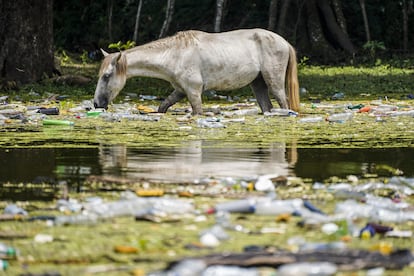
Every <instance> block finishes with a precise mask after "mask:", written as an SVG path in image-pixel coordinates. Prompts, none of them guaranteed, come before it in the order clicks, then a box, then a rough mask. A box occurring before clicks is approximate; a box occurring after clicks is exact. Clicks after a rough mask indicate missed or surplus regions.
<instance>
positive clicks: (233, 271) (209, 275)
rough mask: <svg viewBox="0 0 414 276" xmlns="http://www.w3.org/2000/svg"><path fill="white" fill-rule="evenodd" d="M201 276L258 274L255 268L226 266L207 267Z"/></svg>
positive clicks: (251, 275) (247, 275)
mask: <svg viewBox="0 0 414 276" xmlns="http://www.w3.org/2000/svg"><path fill="white" fill-rule="evenodd" d="M202 275H203V276H216V275H227V276H259V275H260V272H259V270H258V269H257V268H244V267H239V266H227V265H213V266H209V267H207V268H206V269H205V270H204V271H203V273H202Z"/></svg>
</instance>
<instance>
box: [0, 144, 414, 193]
mask: <svg viewBox="0 0 414 276" xmlns="http://www.w3.org/2000/svg"><path fill="white" fill-rule="evenodd" d="M412 156H414V149H413V148H386V149H359V148H352V149H341V148H332V149H330V148H298V149H297V148H294V147H292V146H291V145H285V144H283V143H275V144H272V145H271V146H269V147H267V148H247V149H243V148H231V147H229V148H217V147H214V144H211V142H203V141H194V142H191V143H189V144H187V146H186V147H180V148H160V147H156V148H146V149H140V148H128V147H126V146H125V145H111V146H108V145H101V146H97V147H88V148H2V149H0V184H1V185H2V189H0V190H1V194H0V197H1V198H2V199H25V197H29V198H31V199H33V198H39V199H46V198H50V197H51V196H53V192H54V191H56V190H58V189H60V186H59V185H61V184H62V183H67V184H68V186H69V187H70V188H71V189H72V190H77V191H81V190H82V185H83V184H84V180H85V179H86V178H87V177H89V176H91V175H97V176H114V177H123V178H128V179H132V180H134V179H136V180H140V179H147V180H151V181H159V182H167V183H168V182H172V183H180V182H186V183H187V182H192V181H194V180H197V179H201V178H204V177H216V178H219V177H234V178H251V177H255V176H258V175H264V174H279V175H290V176H298V177H303V178H311V179H313V180H314V181H323V180H324V179H327V178H329V177H331V176H339V177H345V176H347V175H350V174H353V175H357V176H361V175H365V174H371V173H372V174H380V175H387V174H388V175H389V174H390V171H391V169H398V170H400V171H401V172H402V173H403V175H404V176H406V177H413V176H414V159H413V158H412ZM27 183H31V184H30V185H27ZM16 187H17V188H16ZM26 199H27V198H26Z"/></svg>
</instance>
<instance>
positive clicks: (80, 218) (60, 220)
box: [54, 214, 98, 225]
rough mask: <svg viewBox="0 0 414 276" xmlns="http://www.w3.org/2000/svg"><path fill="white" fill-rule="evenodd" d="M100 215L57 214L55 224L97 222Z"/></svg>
mask: <svg viewBox="0 0 414 276" xmlns="http://www.w3.org/2000/svg"><path fill="white" fill-rule="evenodd" d="M97 222H98V216H97V215H95V214H78V215H73V216H56V217H55V219H54V224H55V225H73V224H96V223H97Z"/></svg>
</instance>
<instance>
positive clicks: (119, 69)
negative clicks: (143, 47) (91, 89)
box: [93, 50, 127, 109]
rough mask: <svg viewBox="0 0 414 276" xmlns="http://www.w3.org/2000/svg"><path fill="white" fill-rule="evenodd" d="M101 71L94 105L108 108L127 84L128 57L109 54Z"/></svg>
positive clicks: (119, 54) (106, 55)
mask: <svg viewBox="0 0 414 276" xmlns="http://www.w3.org/2000/svg"><path fill="white" fill-rule="evenodd" d="M102 53H103V54H104V56H105V59H104V60H103V62H102V65H101V69H100V70H99V79H98V84H97V85H96V90H95V97H94V100H93V104H94V106H95V108H105V109H106V108H108V104H109V103H110V102H112V100H113V99H115V97H116V96H117V95H118V94H119V91H121V89H122V88H123V87H124V85H125V82H126V66H127V64H126V57H125V54H123V53H113V54H108V53H106V52H105V51H103V50H102Z"/></svg>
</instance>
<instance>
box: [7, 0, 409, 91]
mask: <svg viewBox="0 0 414 276" xmlns="http://www.w3.org/2000/svg"><path fill="white" fill-rule="evenodd" d="M413 11H414V9H413V1H412V0H393V1H388V0H347V1H341V0H245V1H240V0H199V1H194V0H118V1H115V0H106V1H92V0H82V1H78V0H76V1H75V0H67V1H53V0H44V1H34V0H15V1H9V0H2V1H0V12H1V13H2V16H1V17H0V42H1V44H2V45H1V46H2V47H1V48H0V80H1V81H3V82H9V83H10V82H13V83H17V84H20V83H23V84H24V83H31V82H36V81H39V80H41V79H43V78H44V77H45V75H48V76H53V74H54V73H56V66H55V64H54V56H55V55H60V56H63V57H64V56H65V55H66V53H75V54H76V55H77V56H79V57H80V58H81V59H82V60H83V61H84V62H87V61H90V60H92V61H93V60H94V61H98V60H100V59H101V55H100V52H99V49H100V48H104V49H106V50H108V46H109V45H111V44H112V47H113V49H109V51H111V50H112V51H116V50H119V49H124V48H127V47H131V46H133V45H141V44H145V43H147V42H149V41H153V40H155V39H158V38H161V37H165V36H169V35H173V34H175V33H176V32H178V31H182V30H189V29H197V30H203V31H208V32H219V31H227V30H233V29H240V28H256V27H259V28H265V29H269V30H272V31H275V32H277V33H279V34H280V35H282V36H283V37H285V38H286V39H287V40H288V41H289V42H290V43H291V44H292V45H294V46H295V48H296V49H297V52H298V58H299V60H300V62H302V63H305V62H306V63H307V64H310V63H312V64H323V65H340V66H341V65H356V64H365V65H367V64H368V65H369V64H380V63H382V62H383V60H387V62H388V63H393V66H398V67H409V68H412V66H413V59H412V57H413V50H412V49H414V47H413V46H414V38H413V35H412V34H413V33H414V20H413V18H412V15H413Z"/></svg>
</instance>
